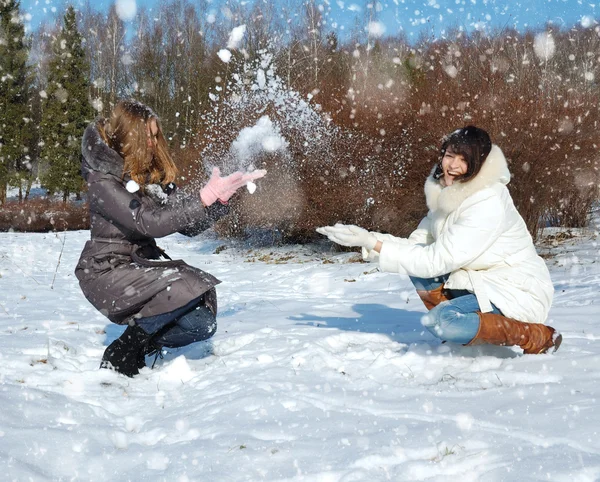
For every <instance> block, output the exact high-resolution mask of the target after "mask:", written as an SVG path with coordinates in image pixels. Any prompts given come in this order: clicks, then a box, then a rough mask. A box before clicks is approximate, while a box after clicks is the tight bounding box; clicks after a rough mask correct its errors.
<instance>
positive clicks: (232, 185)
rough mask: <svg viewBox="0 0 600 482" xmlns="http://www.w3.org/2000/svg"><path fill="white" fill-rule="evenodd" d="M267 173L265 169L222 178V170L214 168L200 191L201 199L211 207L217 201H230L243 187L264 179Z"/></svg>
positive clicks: (239, 172)
mask: <svg viewBox="0 0 600 482" xmlns="http://www.w3.org/2000/svg"><path fill="white" fill-rule="evenodd" d="M266 173H267V171H266V170H264V169H257V170H256V171H252V172H246V173H244V172H241V171H237V172H234V173H233V174H230V175H229V176H226V177H221V170H220V169H219V168H218V167H213V170H212V175H211V176H210V179H209V180H208V182H207V183H206V186H204V187H203V188H202V189H201V190H200V199H202V203H203V204H204V205H205V206H210V205H211V204H213V203H214V202H215V201H216V200H217V199H218V200H219V201H221V202H227V201H229V198H230V197H231V196H233V195H234V194H235V192H236V191H237V190H238V189H239V188H240V187H242V186H245V185H246V184H248V183H249V182H250V181H255V180H256V179H260V178H261V177H264V176H265V174H266Z"/></svg>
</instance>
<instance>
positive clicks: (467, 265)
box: [317, 126, 562, 353]
mask: <svg viewBox="0 0 600 482" xmlns="http://www.w3.org/2000/svg"><path fill="white" fill-rule="evenodd" d="M509 180H510V173H509V171H508V166H507V164H506V159H505V158H504V155H503V154H502V151H501V150H500V148H499V147H498V146H496V145H492V143H491V140H490V137H489V135H488V134H487V132H485V131H484V130H482V129H479V128H477V127H473V126H467V127H464V128H462V129H459V130H457V131H455V132H453V133H452V134H450V135H449V136H447V137H446V139H445V140H444V142H443V144H442V147H441V160H440V163H439V164H438V165H437V166H436V167H435V169H434V170H433V172H432V173H431V175H430V176H429V177H428V178H427V181H426V183H425V196H426V200H427V207H428V208H429V212H428V214H427V216H426V217H425V218H424V219H423V220H422V221H421V223H420V224H419V226H418V228H417V229H416V230H415V231H414V232H413V233H412V234H411V235H410V236H409V237H408V238H397V237H395V236H392V235H389V234H381V233H375V232H369V231H367V230H365V229H362V228H360V227H358V226H352V225H343V224H336V225H335V226H326V227H322V228H318V229H317V231H318V232H319V233H321V234H324V235H326V236H327V237H328V238H329V239H330V240H332V241H334V242H336V243H338V244H341V245H343V246H359V247H362V249H363V256H364V257H365V259H368V260H371V261H373V260H377V259H378V260H379V266H380V268H381V269H382V271H389V272H395V273H406V274H408V275H409V276H410V277H411V280H412V282H413V284H414V285H415V287H416V289H417V293H418V295H419V297H420V298H421V299H422V300H423V303H424V304H425V306H426V307H427V309H428V310H430V311H429V313H428V314H427V315H426V316H424V317H423V324H424V325H425V327H427V328H428V329H429V330H430V331H431V332H432V333H433V334H434V335H435V336H437V337H439V338H441V339H444V340H448V341H453V342H456V343H462V344H470V345H473V344H480V343H491V344H494V345H518V346H520V347H521V348H522V349H523V351H524V353H545V352H547V351H548V350H550V349H552V351H555V350H557V349H558V347H559V345H560V343H561V341H562V337H561V335H560V334H559V333H558V332H557V331H556V330H554V329H553V328H551V327H549V326H546V325H544V322H545V321H546V317H547V315H548V311H549V310H550V305H551V303H552V296H553V291H554V290H553V286H552V282H551V280H550V274H549V272H548V268H547V267H546V264H545V263H544V261H543V260H542V259H541V258H540V257H539V256H538V254H537V253H536V251H535V247H534V245H533V241H532V238H531V235H530V234H529V232H528V231H527V227H526V225H525V222H524V221H523V218H522V217H521V216H520V214H519V213H518V211H517V209H516V208H515V206H514V203H513V200H512V198H511V196H510V193H509V192H508V189H507V188H506V184H508V182H509Z"/></svg>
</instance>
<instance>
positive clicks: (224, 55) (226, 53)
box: [217, 49, 231, 64]
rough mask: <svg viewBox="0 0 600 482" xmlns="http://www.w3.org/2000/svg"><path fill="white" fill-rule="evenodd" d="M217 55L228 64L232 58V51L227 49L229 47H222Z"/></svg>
mask: <svg viewBox="0 0 600 482" xmlns="http://www.w3.org/2000/svg"><path fill="white" fill-rule="evenodd" d="M217 55H218V56H219V58H220V59H221V60H222V61H223V62H225V63H226V64H228V63H229V61H230V60H231V52H230V51H229V50H227V49H221V50H219V51H218V52H217Z"/></svg>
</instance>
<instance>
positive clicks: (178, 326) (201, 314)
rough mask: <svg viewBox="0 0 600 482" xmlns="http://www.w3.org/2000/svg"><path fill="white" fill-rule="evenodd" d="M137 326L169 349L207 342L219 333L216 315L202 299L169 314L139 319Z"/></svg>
mask: <svg viewBox="0 0 600 482" xmlns="http://www.w3.org/2000/svg"><path fill="white" fill-rule="evenodd" d="M136 324H137V325H139V326H140V327H141V328H142V329H143V330H144V331H145V332H146V333H148V334H150V335H154V337H153V341H154V342H156V343H157V344H158V345H160V346H166V347H168V348H178V347H182V346H187V345H189V344H190V343H194V342H196V341H202V340H207V339H208V338H210V337H211V336H213V335H214V334H215V331H217V320H216V318H215V315H214V314H213V312H212V311H210V309H209V308H208V306H206V305H205V304H204V300H203V298H202V297H201V298H198V299H195V300H192V301H190V302H189V303H188V304H187V305H185V306H182V307H181V308H178V309H176V310H173V311H170V312H168V313H163V314H161V315H155V316H148V317H145V318H139V319H137V320H136Z"/></svg>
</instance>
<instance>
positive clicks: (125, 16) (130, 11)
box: [115, 0, 137, 22]
mask: <svg viewBox="0 0 600 482" xmlns="http://www.w3.org/2000/svg"><path fill="white" fill-rule="evenodd" d="M115 8H116V9H117V15H118V16H119V18H120V19H121V20H123V21H124V22H128V21H130V20H133V19H134V18H135V14H136V13H137V4H136V3H135V0H117V2H116V4H115Z"/></svg>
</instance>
